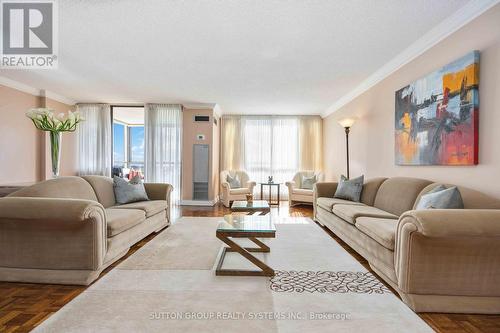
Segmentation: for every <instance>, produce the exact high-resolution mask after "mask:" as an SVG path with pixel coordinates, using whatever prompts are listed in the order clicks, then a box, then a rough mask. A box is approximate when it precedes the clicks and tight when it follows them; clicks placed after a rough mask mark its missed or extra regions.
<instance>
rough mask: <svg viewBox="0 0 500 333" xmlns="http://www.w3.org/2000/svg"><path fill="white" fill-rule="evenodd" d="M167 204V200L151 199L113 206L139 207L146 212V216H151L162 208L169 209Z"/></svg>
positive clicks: (124, 207) (119, 207)
mask: <svg viewBox="0 0 500 333" xmlns="http://www.w3.org/2000/svg"><path fill="white" fill-rule="evenodd" d="M167 205H168V203H167V201H165V200H151V201H138V202H132V203H128V204H124V205H119V206H113V209H139V210H142V211H144V212H145V213H146V217H150V216H153V215H156V214H158V213H160V212H161V211H162V210H165V209H167Z"/></svg>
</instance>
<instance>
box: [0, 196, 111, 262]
mask: <svg viewBox="0 0 500 333" xmlns="http://www.w3.org/2000/svg"><path fill="white" fill-rule="evenodd" d="M106 231H107V229H106V214H105V210H104V207H103V206H102V205H101V204H100V203H98V202H95V201H89V200H76V199H55V198H32V197H8V198H2V199H0V267H10V268H31V269H74V270H98V269H99V268H100V267H101V266H102V265H103V262H104V257H105V255H106V248H107V240H106Z"/></svg>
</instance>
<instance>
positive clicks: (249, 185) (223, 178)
mask: <svg viewBox="0 0 500 333" xmlns="http://www.w3.org/2000/svg"><path fill="white" fill-rule="evenodd" d="M228 175H230V176H231V177H236V175H238V178H239V180H240V182H241V187H239V188H231V185H230V184H229V183H228V181H227V176H228ZM255 184H256V183H255V182H254V181H250V179H249V177H248V174H247V173H246V172H245V171H236V170H224V171H222V172H221V173H220V185H221V201H222V203H223V204H224V206H226V207H229V206H230V202H231V201H234V200H246V195H247V194H252V193H253V188H254V187H255Z"/></svg>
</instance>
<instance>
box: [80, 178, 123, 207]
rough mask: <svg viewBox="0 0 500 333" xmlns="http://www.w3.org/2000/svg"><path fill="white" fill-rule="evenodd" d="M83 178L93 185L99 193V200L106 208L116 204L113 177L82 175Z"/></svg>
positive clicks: (96, 192)
mask: <svg viewBox="0 0 500 333" xmlns="http://www.w3.org/2000/svg"><path fill="white" fill-rule="evenodd" d="M82 178H83V179H85V180H86V181H87V182H88V183H89V184H90V186H92V188H93V189H94V192H95V194H96V195H97V200H98V201H99V203H100V204H101V205H103V206H104V208H108V207H111V206H114V205H115V204H116V200H115V192H114V190H113V178H110V177H105V176H82Z"/></svg>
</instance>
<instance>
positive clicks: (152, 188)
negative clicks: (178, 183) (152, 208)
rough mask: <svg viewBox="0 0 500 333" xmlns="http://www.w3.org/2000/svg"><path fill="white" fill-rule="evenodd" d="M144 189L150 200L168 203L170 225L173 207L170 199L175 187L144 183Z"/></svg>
mask: <svg viewBox="0 0 500 333" xmlns="http://www.w3.org/2000/svg"><path fill="white" fill-rule="evenodd" d="M144 188H145V189H146V193H147V195H148V198H149V199H150V200H165V201H167V221H168V223H169V224H170V222H171V220H170V218H171V216H170V206H171V205H172V203H171V199H170V197H171V195H172V191H173V190H174V187H173V186H172V185H170V184H164V183H144Z"/></svg>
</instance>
